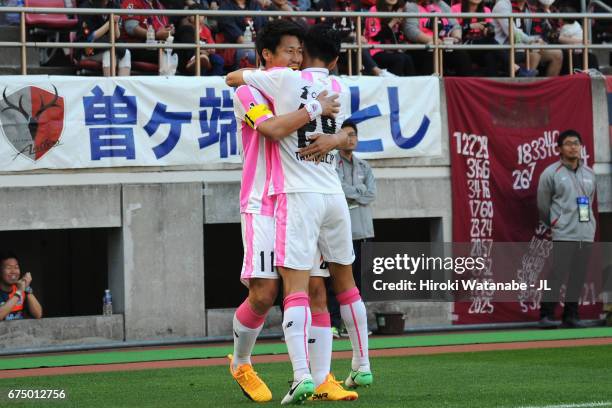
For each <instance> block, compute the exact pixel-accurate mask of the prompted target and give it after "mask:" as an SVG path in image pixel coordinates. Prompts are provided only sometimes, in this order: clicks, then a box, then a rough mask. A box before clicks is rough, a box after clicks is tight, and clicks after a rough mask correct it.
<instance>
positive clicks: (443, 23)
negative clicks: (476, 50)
mask: <svg viewBox="0 0 612 408" xmlns="http://www.w3.org/2000/svg"><path fill="white" fill-rule="evenodd" d="M405 11H406V12H409V13H450V12H451V9H450V6H449V5H448V4H446V3H445V2H444V1H442V0H440V1H438V0H418V2H416V3H406V7H405ZM404 34H405V36H406V38H407V39H408V41H410V42H412V43H416V44H427V45H431V44H433V43H434V42H435V43H440V42H441V41H442V40H444V41H446V42H454V43H459V42H461V26H460V25H459V23H458V22H457V20H455V19H454V18H439V19H438V38H434V19H433V18H408V19H406V21H405V22H404ZM411 55H412V57H413V58H414V60H415V62H416V63H417V70H418V71H419V73H420V74H422V75H430V74H432V73H433V55H432V53H431V52H429V51H428V50H416V51H413V52H411ZM443 63H444V72H445V73H449V71H452V73H453V74H454V75H457V76H470V75H473V72H472V62H471V61H470V56H469V55H468V53H467V52H466V51H464V50H453V51H452V52H445V53H444V61H443Z"/></svg>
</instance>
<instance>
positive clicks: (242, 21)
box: [217, 0, 267, 43]
mask: <svg viewBox="0 0 612 408" xmlns="http://www.w3.org/2000/svg"><path fill="white" fill-rule="evenodd" d="M219 10H237V11H261V7H260V6H259V3H258V2H257V0H247V2H246V7H245V8H244V9H243V8H240V7H238V5H237V4H236V2H235V1H233V0H225V1H223V2H221V3H220V4H219ZM249 14H250V13H246V12H245V16H241V17H219V18H218V19H217V21H218V27H219V31H220V32H221V33H222V34H223V36H224V37H225V42H227V43H235V42H236V40H237V39H238V37H240V36H241V35H243V34H244V30H245V29H246V27H247V24H248V23H247V19H252V20H253V27H254V29H255V32H257V31H259V29H260V28H261V27H263V26H264V25H266V22H267V20H266V17H254V16H253V15H252V14H250V15H249Z"/></svg>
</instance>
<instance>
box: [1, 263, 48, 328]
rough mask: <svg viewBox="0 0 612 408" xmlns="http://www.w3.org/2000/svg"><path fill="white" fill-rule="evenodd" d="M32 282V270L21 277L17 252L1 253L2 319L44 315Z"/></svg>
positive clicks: (38, 317)
mask: <svg viewBox="0 0 612 408" xmlns="http://www.w3.org/2000/svg"><path fill="white" fill-rule="evenodd" d="M31 283H32V275H31V274H30V272H27V273H25V274H24V275H23V277H21V270H20V269H19V261H18V260H17V256H16V255H15V254H12V253H7V254H3V255H0V320H19V319H25V318H26V317H32V318H34V319H40V318H41V317H42V306H41V305H40V303H39V302H38V300H37V299H36V296H34V292H33V290H32V288H31V287H30V284H31Z"/></svg>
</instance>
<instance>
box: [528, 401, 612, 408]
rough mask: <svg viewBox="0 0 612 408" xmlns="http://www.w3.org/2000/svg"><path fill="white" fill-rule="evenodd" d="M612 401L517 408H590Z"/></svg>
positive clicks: (611, 404)
mask: <svg viewBox="0 0 612 408" xmlns="http://www.w3.org/2000/svg"><path fill="white" fill-rule="evenodd" d="M610 406H612V401H593V402H583V403H580V404H561V405H530V406H521V407H516V408H590V407H610Z"/></svg>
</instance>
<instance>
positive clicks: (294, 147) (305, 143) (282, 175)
mask: <svg viewBox="0 0 612 408" xmlns="http://www.w3.org/2000/svg"><path fill="white" fill-rule="evenodd" d="M339 53H340V39H339V38H338V36H337V33H336V32H335V31H334V30H333V29H332V28H330V27H327V26H324V25H315V26H312V27H310V29H309V30H308V32H307V34H306V37H305V41H304V65H305V66H308V67H310V68H307V69H304V70H303V71H301V72H297V71H293V70H290V69H282V70H281V69H279V70H272V71H254V70H250V71H247V70H242V71H236V72H234V73H231V74H229V75H228V77H227V79H226V82H227V83H228V84H230V85H231V84H240V83H246V84H248V85H251V86H253V87H255V88H257V89H259V90H260V91H261V92H262V94H263V95H264V96H265V97H266V98H267V99H268V100H270V101H271V102H272V103H273V104H274V106H275V108H276V110H275V112H276V114H284V113H288V112H292V111H294V110H296V109H298V108H301V107H302V106H305V105H306V104H308V103H309V102H310V101H312V100H314V98H316V97H317V95H319V94H320V93H321V92H323V91H328V92H331V93H335V94H339V95H340V101H341V112H340V114H339V115H337V116H336V118H333V117H329V116H321V118H320V119H318V120H314V121H311V122H310V123H309V124H307V125H306V126H304V127H302V128H300V129H299V130H298V131H296V132H294V133H292V134H291V135H290V136H289V137H286V138H284V139H282V140H280V141H279V142H278V144H277V145H275V146H274V148H273V150H272V152H271V158H272V181H271V184H270V188H269V193H270V194H271V195H274V196H276V207H275V215H274V216H275V236H276V243H275V251H274V252H275V265H276V266H277V268H278V271H279V274H280V275H281V277H282V279H283V287H284V293H285V299H284V305H285V315H284V319H283V331H284V334H285V341H286V343H287V349H288V351H289V356H290V358H291V362H292V365H293V372H294V381H293V385H292V386H291V388H290V390H289V392H288V393H287V395H286V396H285V398H284V399H283V401H282V403H283V404H286V403H296V402H299V401H300V400H301V399H302V398H303V396H304V395H307V394H312V393H313V392H314V384H313V382H312V377H311V373H310V370H309V367H308V348H307V346H306V345H307V343H308V333H309V329H310V326H311V313H310V307H309V302H308V294H307V293H308V277H309V270H310V269H311V268H312V266H313V261H312V260H313V255H314V254H315V252H316V250H317V248H318V249H319V250H320V251H321V253H322V255H323V258H324V259H325V260H326V261H327V262H328V265H329V267H330V272H331V275H332V286H333V288H334V291H335V292H336V294H337V297H338V300H339V302H340V305H341V306H340V313H341V316H342V319H343V321H344V323H345V325H346V327H347V330H348V332H349V337H350V339H351V344H352V347H353V359H352V364H351V365H352V367H351V372H350V374H349V376H348V377H347V379H346V380H345V384H346V385H347V386H351V387H355V386H359V385H366V386H367V385H370V384H371V383H372V382H373V376H372V373H371V369H370V361H369V357H368V328H367V314H366V309H365V305H364V303H363V301H362V300H361V296H360V295H359V291H358V289H357V287H356V285H355V281H354V279H353V275H352V263H353V260H354V254H353V249H352V240H351V228H350V216H349V211H348V206H347V203H346V200H345V198H344V194H343V191H342V187H341V184H340V181H339V179H338V176H337V174H336V171H335V163H334V161H335V158H334V155H333V154H331V153H328V152H323V153H326V154H324V155H322V156H320V161H321V162H320V163H315V162H313V161H309V160H308V155H310V154H311V153H316V154H319V153H321V149H320V145H326V146H328V147H329V148H331V147H340V148H341V147H342V146H343V144H346V143H347V137H346V134H343V132H342V131H341V129H340V127H341V124H342V122H343V121H344V119H345V118H348V116H349V115H348V107H349V106H350V101H349V93H348V92H347V90H346V88H345V87H344V86H342V85H341V84H340V82H339V81H338V80H336V79H335V78H332V77H330V76H329V69H333V67H334V66H335V64H336V62H337V59H338V55H339ZM315 133H317V134H315ZM321 133H323V134H324V135H321ZM315 139H316V141H315V142H314V143H313V145H312V146H313V147H311V146H309V144H310V143H311V142H312V141H313V140H315ZM327 150H329V149H327Z"/></svg>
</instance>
